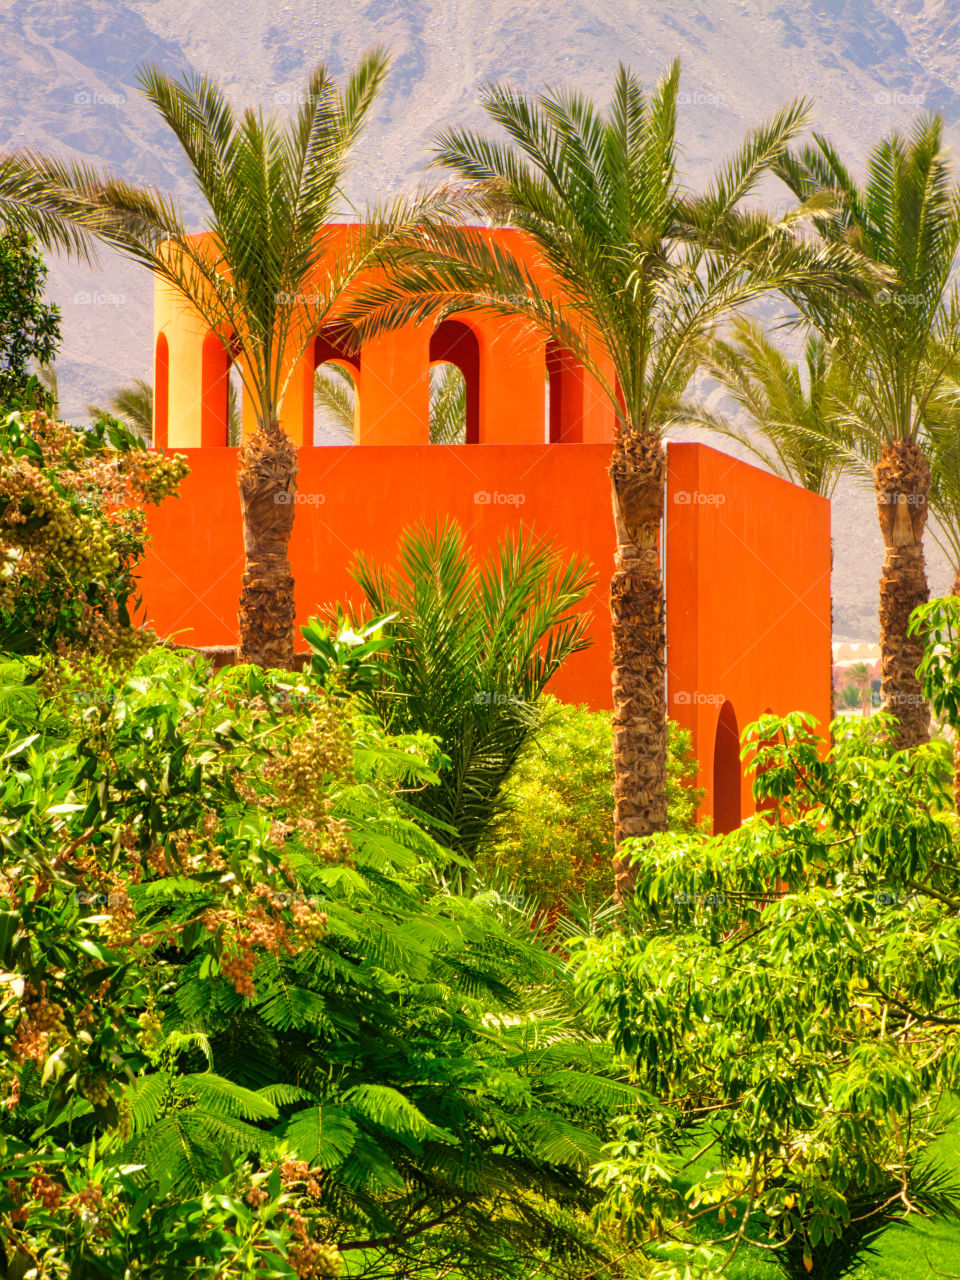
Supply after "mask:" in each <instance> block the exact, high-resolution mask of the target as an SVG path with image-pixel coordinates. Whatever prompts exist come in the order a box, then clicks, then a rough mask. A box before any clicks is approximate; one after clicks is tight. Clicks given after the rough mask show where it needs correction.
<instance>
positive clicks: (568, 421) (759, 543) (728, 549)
mask: <svg viewBox="0 0 960 1280" xmlns="http://www.w3.org/2000/svg"><path fill="white" fill-rule="evenodd" d="M496 234H497V235H504V236H506V237H513V238H514V239H515V237H514V233H510V232H504V233H500V232H498V233H496ZM514 247H515V248H516V247H517V244H516V243H515V244H514ZM155 352H156V383H155V386H156V430H155V434H156V440H157V443H158V444H160V445H168V446H169V447H170V448H174V449H177V450H178V451H182V452H183V453H185V454H186V455H187V458H188V460H189V464H190V475H189V477H188V478H187V480H186V481H185V482H184V484H183V486H182V491H181V497H180V498H179V499H178V500H172V501H170V502H168V503H166V504H165V505H164V506H163V507H162V508H160V509H159V510H156V511H154V512H152V513H151V516H150V532H151V534H152V537H153V543H152V545H151V548H150V551H149V554H148V556H147V559H146V561H145V564H144V567H143V583H142V585H143V594H144V598H145V600H146V601H147V605H148V611H149V621H150V622H151V623H152V625H153V626H155V627H156V628H157V630H158V631H159V632H160V633H161V634H163V635H168V636H171V637H175V638H177V639H179V640H180V641H181V642H182V643H187V644H198V645H215V644H225V645H229V644H232V643H234V642H235V640H236V613H237V601H238V598H239V593H240V579H241V575H242V569H243V541H242V532H241V520H240V505H239V497H238V493H237V486H236V456H235V455H236V450H235V449H233V448H229V447H228V446H227V421H228V410H227V387H228V375H229V359H228V357H227V355H226V353H225V351H224V349H223V347H222V345H221V343H220V341H219V339H218V338H217V337H216V335H215V334H213V333H212V332H210V331H209V329H208V328H207V327H206V326H205V325H204V323H203V321H202V320H201V319H200V317H199V316H198V315H197V314H196V313H195V312H193V311H192V310H190V309H189V308H188V307H187V305H186V304H185V303H184V302H183V301H182V300H181V299H179V298H178V297H177V296H176V295H174V294H173V293H172V292H171V291H170V290H169V288H168V287H167V286H164V285H163V284H162V283H158V285H157V294H156V343H155ZM331 360H332V361H336V362H338V363H340V364H342V365H347V366H349V368H350V370H351V373H352V375H353V377H354V381H355V385H356V417H355V432H354V439H355V443H354V444H352V445H333V446H331V445H323V446H315V445H314V444H313V440H314V434H313V426H314V410H313V377H314V371H315V369H316V368H317V367H318V366H319V365H321V364H323V363H325V362H327V361H331ZM438 362H448V363H451V364H454V365H456V366H457V367H458V368H459V369H460V370H461V372H462V373H463V376H464V379H465V382H466V392H467V443H465V444H461V445H431V444H430V443H429V439H430V436H429V394H430V368H431V366H432V365H434V364H436V363H438ZM281 423H282V425H283V426H284V428H285V429H286V430H287V431H288V433H289V434H290V435H291V437H292V438H293V439H294V440H296V441H297V443H298V444H299V445H300V446H301V452H300V460H299V461H300V471H299V478H298V492H297V513H296V521H295V526H294V534H293V541H292V545H291V560H292V564H293V573H294V577H295V579H296V592H297V603H298V621H299V622H303V621H306V619H307V618H308V617H309V616H310V615H311V614H312V613H314V612H316V611H317V609H318V608H320V607H322V606H323V605H325V604H330V603H332V602H334V601H337V600H344V601H346V600H349V599H351V598H356V595H357V590H356V587H355V586H354V585H353V583H352V581H351V580H350V578H349V576H348V574H347V568H348V565H349V563H350V561H351V559H352V557H353V554H354V552H355V551H362V552H364V553H365V554H366V555H367V556H368V557H371V558H373V559H376V560H382V561H392V560H393V559H394V558H395V552H396V544H397V539H398V535H399V534H400V532H401V531H402V530H403V529H404V528H405V527H406V526H408V525H410V524H412V523H415V522H417V521H419V520H427V521H430V522H432V521H433V519H434V518H435V517H436V516H441V517H442V516H452V517H453V518H455V519H456V520H457V521H458V522H459V523H460V524H461V525H462V527H463V528H464V529H465V530H466V531H467V534H468V536H469V538H470V541H471V543H472V545H473V546H474V548H475V549H476V551H477V553H479V554H482V553H484V552H486V551H487V550H488V549H489V548H491V547H492V546H493V545H494V544H495V542H496V540H497V538H498V537H499V536H501V535H502V534H503V532H504V531H505V530H506V529H508V528H510V527H516V526H518V525H522V526H523V527H524V528H526V529H528V530H530V531H531V532H533V533H536V534H538V535H540V536H545V537H548V538H550V539H551V540H552V541H553V542H554V544H555V546H556V547H557V549H558V550H563V551H567V552H570V553H574V552H576V553H579V554H581V555H584V556H586V557H587V558H588V559H590V560H591V561H592V563H593V565H594V567H595V573H596V579H597V585H596V588H595V590H594V592H593V594H592V596H591V598H590V600H589V602H588V604H587V607H588V608H589V610H590V613H591V624H590V626H591V634H592V637H593V639H594V644H593V646H592V647H591V648H590V649H588V650H586V651H585V652H584V653H581V654H578V655H576V656H575V657H574V658H572V659H571V660H570V661H569V663H568V664H567V666H566V667H565V668H564V670H563V671H561V672H560V673H559V675H558V676H557V678H556V681H555V686H554V688H555V692H556V693H557V695H558V696H560V697H562V698H564V699H566V700H568V701H583V702H586V703H588V704H589V705H591V706H592V707H608V706H609V705H610V703H611V679H610V676H611V673H610V647H611V639H610V615H609V609H608V601H607V581H608V579H609V573H610V570H611V568H612V563H613V552H614V535H613V521H612V516H611V514H610V489H609V480H608V478H607V474H606V468H607V465H608V462H609V456H610V445H611V442H612V439H613V428H614V420H613V413H612V410H611V408H610V404H609V401H608V400H607V399H606V398H605V397H604V395H603V394H602V392H601V390H600V388H599V387H597V386H596V384H595V383H593V381H592V379H591V378H590V377H589V376H587V375H586V374H585V372H584V370H583V369H582V368H581V367H580V366H578V365H577V364H576V362H574V361H573V360H572V359H570V358H569V356H566V355H565V354H564V353H562V352H560V351H558V350H556V349H555V348H554V346H553V344H548V343H544V342H543V341H542V340H537V339H535V338H533V337H532V336H531V335H530V334H529V332H527V331H526V330H525V329H524V327H523V326H522V324H520V323H519V322H518V321H515V320H512V319H505V318H499V317H492V316H490V315H488V314H479V313H478V314H472V313H468V314H465V315H461V316H459V317H458V318H457V319H456V320H445V321H442V322H441V323H440V324H438V325H436V326H433V327H432V328H431V327H430V326H428V325H416V326H409V327H407V328H405V329H400V330H398V331H397V332H395V333H392V334H389V335H387V336H386V337H383V338H381V339H378V340H377V341H376V342H371V343H368V344H366V345H365V346H364V347H363V348H362V350H361V351H360V352H359V354H358V355H355V356H349V355H347V354H346V353H345V352H344V351H342V350H340V349H338V348H337V347H336V346H335V345H334V344H333V343H332V342H331V341H330V340H329V338H328V337H327V336H326V335H324V334H323V333H320V334H317V335H316V337H315V338H314V339H313V340H312V341H311V342H310V344H309V345H308V347H307V350H306V351H305V352H304V355H303V356H302V358H301V359H300V360H299V362H298V364H297V366H296V367H295V369H294V372H293V375H292V377H291V381H290V384H289V387H288V391H287V394H286V397H285V399H284V403H283V408H282V412H281ZM244 425H245V428H246V426H247V425H249V418H248V415H247V413H246V412H244ZM668 453H669V476H668V486H667V506H666V517H665V520H664V531H663V555H664V562H665V576H666V590H667V644H668V654H667V657H668V677H667V679H668V684H667V699H668V708H669V712H670V715H671V716H672V717H673V718H674V719H675V720H677V721H678V722H679V723H680V724H681V725H683V726H684V727H686V728H689V729H690V730H691V731H692V734H693V746H694V751H695V753H696V756H697V759H698V760H699V762H700V770H701V783H702V785H703V786H705V787H706V789H707V797H706V801H705V810H706V811H707V812H709V813H711V814H713V816H714V819H715V825H716V828H717V829H718V830H728V829H730V828H732V827H733V826H736V825H737V823H738V822H739V821H740V818H741V815H745V814H747V813H750V812H752V811H753V803H752V798H751V793H750V781H749V779H748V778H744V777H743V775H742V771H741V768H740V762H739V733H740V730H741V729H742V728H743V726H744V725H745V724H747V723H748V722H749V721H751V720H753V719H755V718H756V717H757V716H759V715H760V714H761V713H763V712H764V711H767V710H772V711H775V712H777V713H784V712H787V711H792V710H797V709H800V710H804V711H808V712H810V713H812V714H813V715H814V716H816V717H817V719H818V720H819V721H820V722H821V723H822V724H825V723H826V721H827V719H828V718H829V708H830V507H829V503H828V502H826V501H825V500H824V499H821V498H818V497H816V496H815V495H813V494H811V493H808V492H807V491H805V490H803V489H799V488H797V487H796V486H793V485H790V484H787V483H786V482H785V481H782V480H779V479H777V478H776V477H773V476H770V475H768V474H767V473H765V472H762V471H760V470H758V469H757V468H755V467H751V466H749V465H747V464H746V463H743V462H740V461H738V460H736V459H733V458H731V457H729V456H727V455H725V454H722V453H720V452H718V451H716V450H714V449H710V448H706V447H704V446H702V445H696V444H671V445H670V446H669V449H668Z"/></svg>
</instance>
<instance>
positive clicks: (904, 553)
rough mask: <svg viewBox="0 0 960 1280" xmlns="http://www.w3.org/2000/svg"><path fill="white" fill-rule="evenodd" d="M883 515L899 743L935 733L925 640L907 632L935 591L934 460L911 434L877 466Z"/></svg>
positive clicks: (885, 616) (885, 645)
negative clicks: (927, 557) (923, 670)
mask: <svg viewBox="0 0 960 1280" xmlns="http://www.w3.org/2000/svg"><path fill="white" fill-rule="evenodd" d="M873 474H874V491H875V492H876V496H877V515H878V517H879V520H880V531H881V533H882V534H883V542H884V547H885V552H884V558H883V573H882V575H881V578H880V650H881V654H882V658H883V676H882V684H881V688H882V691H883V709H884V710H885V711H889V712H890V713H891V714H892V715H895V716H896V717H897V719H898V720H899V722H900V727H899V730H898V731H897V733H896V735H895V738H894V742H895V745H896V746H897V747H900V748H903V747H915V746H918V745H919V744H920V743H923V742H928V741H929V739H930V708H929V707H928V705H927V702H926V699H925V698H924V697H923V693H922V690H921V687H920V681H919V680H918V679H917V667H919V665H920V662H921V659H922V658H923V640H922V639H921V638H920V637H919V636H911V635H908V634H907V624H908V623H909V621H910V614H911V613H912V612H913V610H914V609H915V608H916V607H917V605H919V604H923V603H924V602H925V601H926V600H927V599H928V597H929V591H928V588H927V574H926V567H925V565H924V559H923V530H924V526H925V524H926V521H927V497H928V495H929V493H930V465H929V463H928V461H927V458H926V456H925V455H924V453H923V451H922V450H921V449H920V448H918V447H917V445H915V444H912V443H910V442H909V441H906V440H897V441H894V443H892V444H887V445H884V447H883V451H882V452H881V454H880V461H879V462H878V463H877V465H876V467H875V468H874V473H873Z"/></svg>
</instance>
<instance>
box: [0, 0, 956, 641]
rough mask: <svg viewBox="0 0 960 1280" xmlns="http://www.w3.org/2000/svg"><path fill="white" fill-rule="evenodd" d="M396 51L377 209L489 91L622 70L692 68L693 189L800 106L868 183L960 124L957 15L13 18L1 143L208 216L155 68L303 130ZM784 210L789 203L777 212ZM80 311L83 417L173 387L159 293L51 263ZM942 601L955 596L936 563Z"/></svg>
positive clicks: (380, 133) (6, 20)
mask: <svg viewBox="0 0 960 1280" xmlns="http://www.w3.org/2000/svg"><path fill="white" fill-rule="evenodd" d="M374 44H383V45H385V46H386V47H387V48H389V49H390V50H391V51H392V52H393V55H394V62H393V67H392V71H391V76H390V80H389V82H388V86H387V89H386V92H385V93H384V96H383V98H382V100H381V102H380V103H379V104H378V105H377V107H376V109H375V112H374V114H373V117H372V120H371V126H370V129H369V131H368V133H367V135H366V136H365V138H364V140H363V143H362V145H361V148H360V151H359V153H358V155H357V160H356V164H355V165H354V167H353V170H352V173H351V179H350V183H349V187H348V193H347V194H348V196H349V197H350V198H351V199H353V200H355V201H356V202H357V203H358V204H360V205H362V204H363V203H364V202H365V201H367V200H372V199H375V198H378V197H382V196H384V195H388V194H390V193H393V192H396V191H398V190H399V189H401V188H403V187H405V186H410V185H412V184H413V183H415V182H417V181H422V180H423V179H424V178H425V177H428V176H429V175H426V174H425V173H424V170H423V165H424V161H425V159H426V158H427V156H428V153H429V146H430V140H431V137H432V136H433V134H434V133H435V132H436V130H437V129H438V128H439V127H441V126H442V125H444V124H446V123H448V122H452V121H458V122H462V123H473V124H479V123H480V122H481V120H482V112H481V110H480V107H479V102H478V90H479V88H480V86H481V85H482V84H484V83H485V82H488V81H492V80H504V81H510V82H512V83H514V84H516V85H518V86H519V87H522V88H525V89H535V88H537V87H539V86H541V85H543V84H544V83H557V82H565V83H569V84H576V85H577V86H578V87H580V88H582V89H584V90H585V91H586V92H589V93H596V94H603V93H605V92H606V89H607V87H608V86H609V82H610V78H611V76H612V73H613V69H614V67H615V65H616V63H617V61H618V60H620V59H622V60H623V61H626V62H628V63H630V64H631V65H632V66H633V67H634V68H635V69H636V70H637V71H638V72H639V73H640V74H641V75H642V76H643V77H644V78H645V79H646V80H647V81H651V80H653V79H655V78H656V76H657V75H659V74H660V73H661V72H662V70H663V68H664V66H665V65H666V63H667V62H668V61H669V60H670V59H671V58H673V57H674V56H677V55H679V56H681V57H682V59H683V63H684V78H683V85H682V91H683V95H684V96H683V99H682V101H683V106H682V117H681V122H680V131H679V132H680V139H681V143H682V147H683V153H684V172H685V175H686V176H687V177H688V178H689V179H690V180H691V181H693V182H696V181H697V180H698V179H699V178H701V177H702V176H703V175H704V173H705V172H706V171H707V170H708V168H709V167H710V165H711V164H712V163H713V162H714V161H715V160H716V159H717V158H718V157H719V156H721V155H723V154H724V153H725V152H727V151H728V150H729V149H730V148H731V147H732V146H733V145H735V143H736V142H737V141H738V139H739V137H740V136H741V134H742V132H743V130H744V128H745V127H747V126H749V125H751V124H754V123H756V122H757V121H758V120H759V119H760V118H762V117H763V116H765V115H768V114H769V113H771V112H772V111H774V110H776V109H777V108H778V107H779V106H781V105H782V104H783V103H784V102H786V101H788V100H790V99H791V98H793V97H794V96H797V95H803V96H805V97H808V98H811V99H813V102H814V125H815V127H816V128H817V129H818V130H821V131H823V132H825V133H827V134H828V135H829V136H830V137H831V138H832V139H834V140H835V141H836V143H837V144H838V146H839V147H840V149H841V152H842V153H843V154H844V155H845V156H848V157H850V159H851V160H852V161H853V163H854V166H855V167H859V166H860V165H861V163H862V160H863V158H864V156H865V154H866V151H867V149H868V147H869V146H870V145H871V144H872V143H873V142H874V141H876V139H877V138H878V137H879V136H880V135H881V134H882V133H883V132H884V131H886V130H888V129H889V128H890V127H892V126H893V125H895V124H900V125H904V124H908V123H909V122H910V121H911V120H912V119H913V118H914V116H915V115H916V114H917V112H918V111H919V110H921V109H932V110H939V111H941V112H942V113H943V115H944V117H945V119H946V121H947V123H948V127H949V130H950V133H951V135H952V136H953V137H954V138H955V137H956V136H957V124H958V122H960V59H958V56H957V55H958V52H960V9H958V8H957V6H956V4H955V0H903V2H902V3H900V4H895V3H893V2H892V0H799V2H798V3H796V4H795V5H794V6H791V7H788V6H786V5H785V4H782V3H773V2H772V0H760V2H759V3H751V4H749V5H748V4H741V3H737V2H735V0H696V2H695V3H694V4H692V5H689V6H688V5H680V4H676V5H667V4H664V3H660V4H657V5H655V6H654V5H649V6H648V5H646V4H641V3H637V2H636V0H516V2H514V3H506V0H491V2H489V3H488V4H486V5H485V6H483V7H480V6H477V5H476V3H475V0H297V2H291V3H288V4H286V5H261V4H259V3H251V2H250V0H233V2H232V3H230V4H225V5H221V6H211V5H210V3H209V0H179V2H178V0H172V2H171V0H129V2H126V3H124V2H113V0H80V2H78V0H73V2H70V3H67V2H60V0H0V77H2V78H0V133H2V142H3V144H4V145H7V146H24V145H30V146H39V147H43V148H46V149H49V150H52V151H55V152H57V153H60V154H64V153H66V154H69V155H72V156H73V157H74V158H76V159H82V160H84V161H87V162H90V163H96V164H100V163H105V164H107V165H109V166H110V167H111V168H115V169H117V170H119V171H120V172H121V173H122V174H124V175H125V176H126V177H129V178H131V179H135V180H137V181H140V182H145V183H149V184H152V185H156V186H158V187H162V188H165V189H171V190H173V191H174V192H176V193H177V194H178V195H179V196H180V197H181V198H182V199H184V201H185V206H186V208H187V211H188V214H190V213H192V214H193V215H194V216H198V215H199V212H200V210H199V208H198V207H197V206H196V203H195V201H194V199H193V198H192V195H191V193H190V191H189V187H188V186H187V183H186V175H185V171H184V167H183V164H182V162H181V161H180V158H179V156H178V154H177V148H176V145H175V144H174V143H173V142H172V140H171V138H170V136H169V134H168V133H167V130H166V128H165V126H163V124H162V123H161V122H160V121H159V120H158V118H157V117H156V115H155V113H154V112H153V111H152V109H151V108H150V107H149V106H148V104H146V103H145V102H144V101H143V99H142V98H141V97H140V95H139V94H138V91H137V88H136V74H137V68H138V66H139V65H141V63H143V62H146V61H151V62H156V63H158V64H159V65H160V66H162V67H163V68H164V69H165V70H168V71H172V72H182V71H188V70H202V71H205V72H209V73H211V74H213V75H214V76H216V77H217V78H218V79H219V80H221V81H222V82H223V84H224V85H225V86H226V88H227V89H228V91H229V92H230V93H231V94H232V95H233V96H234V97H235V99H236V100H238V101H240V102H244V103H247V102H254V103H261V104H263V105H264V106H265V107H266V108H268V109H279V110H284V109H289V107H290V104H291V103H293V102H295V101H296V94H297V92H298V90H299V89H300V87H301V82H302V79H303V75H304V73H305V70H306V68H307V67H309V66H310V65H312V63H314V62H315V61H317V60H320V59H323V60H325V61H327V62H328V63H329V64H330V66H331V67H332V68H333V69H334V70H335V71H337V72H343V71H344V70H345V69H346V68H347V67H349V66H350V65H351V64H352V63H353V62H354V61H355V59H356V57H357V56H358V54H359V53H361V52H362V51H363V50H365V49H368V48H370V47H371V46H372V45H374ZM775 198H777V197H775ZM51 292H52V293H53V295H54V296H55V298H56V300H57V301H58V302H59V303H60V304H61V306H62V308H63V312H64V326H63V327H64V336H65V342H64V351H65V356H64V357H63V358H62V359H61V361H60V365H59V367H60V378H61V384H62V388H63V392H64V406H65V409H66V411H67V413H68V415H75V416H76V415H79V414H81V413H82V412H83V408H84V406H85V405H86V404H87V403H88V402H90V401H92V400H102V399H103V397H104V395H105V394H106V392H108V391H109V390H110V389H111V388H112V387H114V386H116V385H117V384H119V383H121V382H125V381H128V380H129V379H131V378H133V377H140V376H146V377H149V376H150V374H151V368H150V366H151V346H152V342H151V338H152V288H151V282H150V280H149V278H148V276H147V274H146V272H144V271H141V270H140V269H138V268H135V267H133V266H131V265H129V264H127V263H126V262H123V261H121V260H119V259H117V258H116V257H115V256H114V255H104V256H103V261H102V265H101V268H100V270H99V271H96V272H93V273H91V272H90V271H89V270H88V269H87V268H83V267H78V266H77V265H75V264H65V263H62V262H56V261H54V262H53V263H52V264H51ZM850 490H851V487H850V486H845V488H844V491H843V493H842V494H841V495H840V497H839V498H838V500H837V501H836V502H835V504H834V505H835V513H834V527H835V541H836V544H837V560H836V573H835V582H834V595H835V600H836V610H835V619H836V630H837V633H838V635H841V636H851V637H857V638H859V637H864V638H866V637H867V636H869V635H871V634H873V633H874V632H875V628H876V586H877V579H878V577H879V571H880V556H881V554H882V550H881V545H880V537H879V533H878V531H877V528H876V518H875V515H874V513H873V509H872V502H871V500H870V497H869V494H863V493H859V492H851V491H850ZM930 554H931V560H932V561H933V572H932V575H931V576H932V578H933V585H934V586H935V587H936V588H937V589H943V588H944V587H946V586H947V585H948V583H949V578H950V575H949V573H948V572H947V571H946V569H945V566H943V564H942V559H941V558H940V557H939V554H938V553H937V552H936V550H935V548H934V547H933V546H932V544H931V547H930Z"/></svg>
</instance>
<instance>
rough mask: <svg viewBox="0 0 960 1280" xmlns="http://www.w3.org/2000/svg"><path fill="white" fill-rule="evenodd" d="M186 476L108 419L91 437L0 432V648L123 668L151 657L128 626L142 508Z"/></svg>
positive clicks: (56, 431) (179, 462)
mask: <svg viewBox="0 0 960 1280" xmlns="http://www.w3.org/2000/svg"><path fill="white" fill-rule="evenodd" d="M186 473H187V467H186V462H185V460H184V459H183V457H182V456H181V455H174V456H173V457H167V456H165V455H164V454H160V453H153V452H150V451H148V450H146V449H145V448H144V446H143V443H142V441H140V440H139V439H138V437H136V436H134V435H133V434H132V433H131V432H129V431H127V429H126V428H125V427H123V426H122V424H121V423H119V422H117V421H115V420H111V419H108V418H100V419H99V420H98V422H97V423H96V425H95V426H94V427H92V428H90V429H88V430H76V429H75V428H73V427H71V426H69V425H67V424H66V423H63V422H56V421H54V420H52V419H50V418H48V417H46V416H45V415H44V414H43V413H40V412H36V413H33V414H21V413H15V414H11V415H10V416H9V417H7V418H6V420H5V421H4V422H2V423H0V649H4V650H7V651H11V650H13V651H17V652H27V653H39V652H42V651H44V650H50V651H53V652H65V651H67V650H71V649H73V650H76V649H80V650H88V651H90V650H92V651H97V652H101V653H105V654H108V655H111V656H112V657H114V658H119V659H123V660H127V661H129V660H130V659H131V658H133V657H135V656H136V654H137V653H139V652H142V650H143V649H144V648H145V647H147V646H149V645H150V644H151V643H152V642H153V641H154V640H155V639H156V637H155V636H154V634H153V632H151V631H149V630H141V629H139V628H137V627H135V626H134V624H133V621H132V617H131V607H132V605H133V602H134V596H135V570H136V567H137V565H138V563H139V562H140V560H141V559H142V558H143V553H144V550H145V547H146V542H147V533H146V523H145V518H144V514H143V510H142V504H143V503H147V502H149V503H154V504H156V503H159V502H161V501H163V499H164V498H167V497H169V496H170V495H172V494H175V493H176V491H177V487H178V485H179V484H180V481H181V480H182V479H183V477H184V476H185V475H186Z"/></svg>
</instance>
